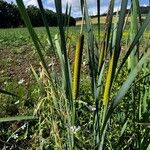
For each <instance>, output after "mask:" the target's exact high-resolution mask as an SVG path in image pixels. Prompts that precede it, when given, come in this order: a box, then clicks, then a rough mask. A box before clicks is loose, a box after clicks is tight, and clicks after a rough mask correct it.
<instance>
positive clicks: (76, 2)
mask: <svg viewBox="0 0 150 150" xmlns="http://www.w3.org/2000/svg"><path fill="white" fill-rule="evenodd" d="M5 1H7V2H14V3H15V0H5ZM23 1H24V4H25V5H26V6H28V5H35V6H38V4H37V0H23ZM42 2H43V4H44V7H45V8H47V9H50V10H53V11H55V5H54V0H42ZM67 2H68V3H69V4H70V5H72V11H71V15H72V16H73V17H80V16H81V9H80V0H62V6H63V11H65V8H66V4H67ZM96 2H97V1H96V0H87V4H88V8H89V14H90V15H95V14H96V9H97V7H96ZM108 2H109V0H101V13H105V12H107V8H108ZM120 2H121V0H116V4H115V9H116V10H117V8H118V4H119V3H120ZM140 5H144V6H146V5H149V0H140Z"/></svg>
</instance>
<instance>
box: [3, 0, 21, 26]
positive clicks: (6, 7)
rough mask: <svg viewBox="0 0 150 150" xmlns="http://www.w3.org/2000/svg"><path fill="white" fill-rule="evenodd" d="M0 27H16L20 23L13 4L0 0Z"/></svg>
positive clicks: (17, 11)
mask: <svg viewBox="0 0 150 150" xmlns="http://www.w3.org/2000/svg"><path fill="white" fill-rule="evenodd" d="M0 21H1V23H0V27H1V28H4V27H6V28H8V27H17V26H19V25H20V24H21V19H20V14H19V10H18V8H17V7H16V6H15V5H14V4H13V3H11V4H9V3H7V2H5V1H3V0H0Z"/></svg>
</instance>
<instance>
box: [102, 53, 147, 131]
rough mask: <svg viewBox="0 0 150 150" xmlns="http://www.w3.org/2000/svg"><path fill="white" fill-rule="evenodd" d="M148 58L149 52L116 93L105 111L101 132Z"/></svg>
mask: <svg viewBox="0 0 150 150" xmlns="http://www.w3.org/2000/svg"><path fill="white" fill-rule="evenodd" d="M149 56H150V51H149V52H148V53H146V54H145V55H144V56H143V57H142V58H141V60H140V61H139V62H138V64H137V65H136V66H135V67H134V69H133V70H132V71H131V72H130V74H129V76H128V78H127V79H126V81H125V82H124V83H123V85H122V86H121V88H120V89H119V91H118V92H117V94H116V96H115V97H114V98H113V101H112V103H111V106H110V108H109V109H108V111H107V114H106V117H105V122H104V124H103V128H102V132H103V131H104V128H105V126H106V123H107V121H108V119H109V118H110V116H111V115H112V113H113V111H114V109H115V108H116V107H117V106H118V104H119V103H120V102H121V100H122V99H123V97H124V96H125V94H126V93H127V92H128V90H129V89H130V86H131V85H132V83H133V82H134V80H135V77H136V76H137V74H138V72H139V71H140V70H141V69H142V66H143V64H144V63H146V62H147V61H148V57H149Z"/></svg>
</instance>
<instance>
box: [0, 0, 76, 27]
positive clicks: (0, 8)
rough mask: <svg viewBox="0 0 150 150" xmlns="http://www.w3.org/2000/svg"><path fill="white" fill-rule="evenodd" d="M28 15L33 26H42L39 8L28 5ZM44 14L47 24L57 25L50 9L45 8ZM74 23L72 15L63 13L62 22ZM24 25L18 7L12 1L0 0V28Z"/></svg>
mask: <svg viewBox="0 0 150 150" xmlns="http://www.w3.org/2000/svg"><path fill="white" fill-rule="evenodd" d="M26 10H27V13H28V15H29V17H30V20H31V23H32V25H33V26H34V27H39V26H43V25H44V24H43V20H42V15H41V12H40V9H39V8H37V7H36V6H33V5H30V6H28V7H27V8H26ZM45 15H46V18H47V22H48V25H49V26H57V25H58V23H57V15H56V13H54V12H53V11H51V10H48V9H46V10H45ZM68 19H69V25H75V22H76V21H75V19H74V18H73V17H69V16H65V15H63V21H64V22H63V24H64V25H66V23H68ZM19 26H24V23H23V21H22V18H21V16H20V13H19V10H18V7H17V6H16V5H15V4H13V3H11V4H10V3H7V2H6V1H4V0H0V28H10V27H19Z"/></svg>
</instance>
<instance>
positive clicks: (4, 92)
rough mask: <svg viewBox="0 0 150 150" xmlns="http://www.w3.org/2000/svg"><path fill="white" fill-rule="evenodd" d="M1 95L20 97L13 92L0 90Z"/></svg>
mask: <svg viewBox="0 0 150 150" xmlns="http://www.w3.org/2000/svg"><path fill="white" fill-rule="evenodd" d="M0 93H2V94H6V95H10V96H15V97H19V96H18V95H16V94H14V93H11V92H8V91H6V90H2V89H0Z"/></svg>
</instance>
